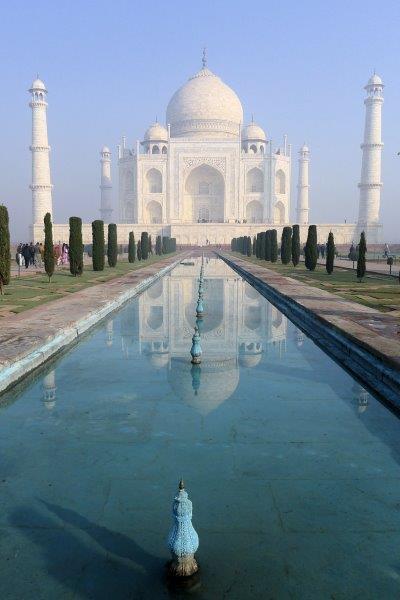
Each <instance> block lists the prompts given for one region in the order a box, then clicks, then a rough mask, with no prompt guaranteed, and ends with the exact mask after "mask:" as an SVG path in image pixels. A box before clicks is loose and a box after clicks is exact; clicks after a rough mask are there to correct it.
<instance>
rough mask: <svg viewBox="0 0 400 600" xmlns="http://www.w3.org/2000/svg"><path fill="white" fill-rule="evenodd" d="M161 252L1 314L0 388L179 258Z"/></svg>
mask: <svg viewBox="0 0 400 600" xmlns="http://www.w3.org/2000/svg"><path fill="white" fill-rule="evenodd" d="M186 256H187V253H186V252H185V253H184V254H180V255H178V256H176V255H174V256H171V257H167V258H164V259H162V260H160V261H158V262H156V263H153V264H152V265H149V266H144V267H142V268H140V269H137V270H135V271H132V272H131V273H128V274H126V275H123V276H122V277H117V278H115V279H112V280H111V281H108V282H106V283H101V284H98V285H95V286H92V287H90V288H85V289H84V290H81V291H78V292H74V294H72V295H71V296H66V297H65V298H61V299H59V300H54V301H53V302H48V303H46V304H43V305H42V306H38V307H35V308H32V309H30V310H27V311H25V312H23V313H20V314H16V315H15V314H14V315H12V316H10V317H6V318H3V319H2V321H1V327H0V393H1V392H4V391H5V390H7V389H8V388H10V387H11V386H12V385H14V384H16V383H17V382H18V381H19V380H20V379H22V378H23V377H25V376H26V375H28V373H30V372H31V371H33V370H34V369H36V368H37V367H39V366H40V365H42V364H43V363H44V362H45V361H47V360H48V359H49V358H51V357H52V356H54V355H55V354H56V353H58V352H60V350H62V349H63V348H65V347H66V346H68V345H69V344H71V343H72V342H74V341H75V340H76V339H77V338H78V337H79V336H81V335H82V334H83V333H85V332H86V331H87V330H88V329H90V328H91V327H93V326H94V325H96V324H97V323H98V322H99V321H101V319H103V318H104V317H106V316H108V315H109V314H110V313H112V312H113V311H115V310H116V309H118V308H120V307H121V306H122V305H123V304H124V303H125V302H126V301H127V300H130V299H131V298H133V297H134V296H136V295H137V294H139V293H140V292H142V291H143V290H144V289H146V288H147V287H149V286H150V285H151V284H152V283H153V282H154V281H156V280H157V279H159V278H160V277H163V276H164V275H165V274H166V273H168V272H169V271H171V270H172V269H173V268H174V267H175V266H176V265H178V264H179V263H180V261H181V260H182V258H183V257H186Z"/></svg>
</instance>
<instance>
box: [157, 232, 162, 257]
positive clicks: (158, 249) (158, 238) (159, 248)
mask: <svg viewBox="0 0 400 600" xmlns="http://www.w3.org/2000/svg"><path fill="white" fill-rule="evenodd" d="M156 254H157V256H161V254H162V243H161V235H158V236H157V238H156Z"/></svg>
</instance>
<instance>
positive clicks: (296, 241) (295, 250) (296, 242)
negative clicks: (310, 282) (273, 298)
mask: <svg viewBox="0 0 400 600" xmlns="http://www.w3.org/2000/svg"><path fill="white" fill-rule="evenodd" d="M299 261H300V227H299V225H293V230H292V264H293V266H294V267H297V265H298V264H299Z"/></svg>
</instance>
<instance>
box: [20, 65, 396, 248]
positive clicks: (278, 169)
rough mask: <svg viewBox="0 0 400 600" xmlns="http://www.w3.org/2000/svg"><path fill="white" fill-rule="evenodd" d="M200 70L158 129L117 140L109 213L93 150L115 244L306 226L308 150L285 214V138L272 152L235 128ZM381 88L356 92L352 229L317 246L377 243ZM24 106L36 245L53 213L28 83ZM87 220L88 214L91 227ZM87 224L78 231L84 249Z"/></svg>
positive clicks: (237, 114)
mask: <svg viewBox="0 0 400 600" xmlns="http://www.w3.org/2000/svg"><path fill="white" fill-rule="evenodd" d="M202 63H203V64H202V68H201V69H200V70H199V71H198V72H197V73H195V74H194V75H193V76H192V77H190V78H189V80H188V81H187V82H186V83H184V84H183V85H182V87H180V88H179V89H178V90H177V91H176V92H175V93H174V94H173V96H172V98H171V100H170V101H169V103H168V106H167V109H166V119H165V123H166V125H164V124H162V123H159V122H155V123H153V124H152V125H150V127H148V128H147V130H146V131H145V133H144V136H143V139H142V140H141V141H139V140H138V141H137V142H136V144H135V145H134V147H129V145H128V144H127V143H126V139H125V137H124V138H123V139H122V143H121V144H120V145H119V146H118V148H117V160H118V172H119V181H118V214H117V211H116V210H115V208H114V206H113V202H115V203H116V198H114V194H113V184H112V177H111V161H112V153H111V151H110V149H109V148H108V147H107V146H104V147H103V148H102V150H101V152H100V209H99V210H100V218H102V219H103V220H104V222H105V223H110V222H114V223H115V222H116V223H117V224H118V242H119V243H121V244H126V243H127V242H128V236H129V232H130V231H134V233H135V235H140V233H141V232H142V231H144V230H146V231H148V232H149V233H150V234H151V235H153V236H156V235H169V236H171V237H175V238H176V240H177V243H178V244H181V245H186V244H191V245H204V244H206V243H211V244H229V243H230V241H231V239H232V238H233V237H239V236H242V235H248V236H254V235H256V234H257V233H258V232H260V231H264V230H266V229H268V228H275V229H277V230H278V235H280V232H281V230H282V228H283V227H284V226H285V225H290V224H291V223H298V224H299V225H300V231H301V237H302V240H305V238H306V236H307V228H308V224H309V223H311V222H314V221H312V220H310V203H309V189H310V186H309V164H310V152H309V148H308V147H307V146H306V145H305V144H304V145H303V146H302V147H301V148H300V149H299V150H298V153H297V161H296V162H297V167H298V168H297V178H296V188H297V189H296V191H297V193H296V201H295V206H293V208H294V210H293V211H292V194H291V190H292V188H293V187H294V185H293V182H292V158H293V156H292V148H291V145H290V144H288V141H287V136H286V135H285V136H283V137H282V139H283V143H282V144H281V145H278V146H276V145H274V144H273V143H272V141H271V140H270V139H268V136H267V134H266V132H265V130H264V129H263V128H262V127H261V126H260V125H259V124H257V123H255V122H254V120H253V119H251V122H250V123H249V124H247V125H244V114H243V112H244V111H243V107H242V104H241V102H240V99H239V98H238V96H237V95H236V93H235V92H234V91H233V90H232V89H231V88H230V87H229V86H228V85H227V84H225V83H224V82H223V81H222V79H221V78H220V77H219V76H217V75H216V74H214V73H213V72H212V71H211V70H210V69H209V68H208V67H207V61H206V56H205V53H204V54H203V61H202ZM383 87H384V86H383V83H382V80H381V78H380V77H379V76H378V75H376V74H373V75H372V76H371V78H370V79H369V81H368V83H367V85H366V86H365V90H366V98H365V100H364V104H365V107H366V117H365V130H364V140H363V143H362V144H361V149H362V167H361V178H360V183H359V217H358V221H357V223H327V224H325V223H324V224H318V235H319V238H320V240H319V241H321V242H324V241H326V239H327V236H328V233H329V231H332V232H333V233H334V235H335V241H336V243H339V244H340V243H346V244H347V243H351V242H352V241H353V240H357V239H358V237H359V235H360V232H361V231H362V230H364V231H366V234H367V240H368V242H369V243H377V242H379V241H380V237H381V235H380V232H381V225H380V221H379V210H380V194H381V186H382V183H381V152H382V147H383V144H382V140H381V111H382V103H383ZM29 91H30V93H31V102H30V107H31V108H32V144H31V147H30V149H31V152H32V184H31V186H30V187H31V190H32V205H33V223H32V237H33V239H34V240H35V241H37V240H42V239H43V218H44V215H45V214H46V212H50V213H51V214H52V215H53V200H52V195H53V185H52V181H51V173H50V147H49V142H48V135H47V89H46V86H45V84H44V83H43V81H42V80H40V79H36V80H35V81H34V82H33V84H32V86H31V88H30V90H29ZM95 218H97V215H93V219H95ZM53 222H54V225H53V228H54V229H53V231H54V238H55V239H57V240H63V241H67V240H68V224H58V222H57V219H56V218H54V216H53ZM91 235H92V233H91V224H90V223H88V224H84V225H83V237H84V242H85V243H91Z"/></svg>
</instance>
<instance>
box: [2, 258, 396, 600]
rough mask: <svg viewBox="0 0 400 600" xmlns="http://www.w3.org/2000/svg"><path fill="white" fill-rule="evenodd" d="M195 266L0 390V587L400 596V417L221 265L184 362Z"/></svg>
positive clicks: (73, 593)
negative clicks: (177, 517) (194, 547)
mask: <svg viewBox="0 0 400 600" xmlns="http://www.w3.org/2000/svg"><path fill="white" fill-rule="evenodd" d="M193 262H194V263H195V264H194V265H192V266H191V265H179V266H178V267H177V268H175V269H174V271H173V272H171V273H170V274H169V275H167V276H165V277H164V278H163V279H162V280H159V281H158V282H157V283H155V284H154V285H153V286H152V287H150V288H149V289H148V290H147V291H145V292H143V294H142V295H141V296H140V297H138V298H136V299H135V300H133V301H131V302H130V303H129V304H127V305H126V306H125V307H124V308H123V309H122V310H120V311H119V312H118V313H116V314H115V315H113V317H112V319H110V320H108V321H107V322H105V323H103V324H102V325H101V326H99V327H98V328H96V329H95V330H93V331H92V332H91V334H90V335H88V336H86V337H85V338H84V339H83V340H82V341H81V342H80V343H79V344H77V345H76V346H75V347H73V348H71V349H70V350H69V351H68V352H67V353H65V354H64V355H63V356H62V357H61V358H59V359H57V360H56V361H54V362H53V363H52V364H50V365H48V366H47V367H46V368H45V369H44V370H43V371H41V372H40V373H39V374H38V375H37V376H36V377H35V379H33V378H32V379H31V380H30V381H27V382H26V384H25V385H24V386H21V387H20V388H18V389H16V390H14V391H13V392H12V393H9V394H7V395H5V396H3V398H2V400H3V402H2V404H1V408H0V429H1V431H0V465H1V474H0V486H1V487H0V509H1V510H0V519H1V528H0V556H1V564H2V568H1V577H0V598H2V600H4V599H8V598H18V599H19V598H21V599H25V598H32V597H34V598H38V599H42V598H44V599H52V600H53V599H55V598H57V599H59V598H96V599H97V598H100V599H103V598H104V599H109V598H112V599H114V600H118V599H120V598H134V599H141V598H146V599H147V598H149V599H157V598H185V597H189V596H193V597H195V598H199V599H212V600H214V599H218V600H219V599H222V598H227V599H229V600H231V599H246V600H247V599H254V598H256V599H264V598H276V599H279V600H280V599H286V598H288V599H289V598H291V599H292V598H296V599H297V598H346V599H347V598H363V599H365V598H377V597H381V598H395V597H398V595H399V594H398V589H399V580H400V561H399V559H398V552H399V546H400V466H399V461H400V452H399V450H400V423H399V420H398V419H397V417H396V416H394V415H393V414H392V413H391V412H390V411H389V410H387V409H386V408H385V407H384V406H383V405H382V404H381V403H380V402H379V401H377V400H376V399H375V398H374V397H372V396H371V395H370V394H369V393H368V392H367V391H366V390H365V389H363V388H362V387H361V386H360V385H359V384H358V383H357V382H356V381H355V380H354V379H352V378H351V377H350V376H349V375H348V374H347V373H346V372H345V371H343V370H342V369H341V368H340V367H339V366H338V365H337V364H335V362H333V361H332V360H331V359H330V358H329V357H328V356H327V355H325V354H324V353H323V352H322V351H321V350H320V349H319V348H318V347H317V346H316V345H315V344H314V343H313V342H312V341H311V340H310V339H308V338H307V337H306V336H305V335H304V334H303V333H302V332H301V331H300V330H298V329H297V328H296V327H295V326H294V325H293V324H292V323H291V322H290V321H289V320H287V318H286V317H285V316H284V315H282V314H281V313H280V312H279V310H277V309H276V308H275V307H274V306H273V305H272V304H270V303H269V302H267V301H266V300H265V299H264V298H263V297H262V296H260V295H259V294H258V292H256V291H255V290H254V289H253V288H252V287H251V286H250V285H249V284H247V283H245V282H244V281H243V280H242V279H241V278H240V277H239V276H238V275H237V274H236V273H234V272H233V271H232V270H231V269H230V268H229V267H227V266H226V265H225V264H224V263H223V262H222V261H220V260H218V259H212V258H210V259H208V260H207V261H206V264H205V284H204V304H205V316H204V319H203V322H202V323H201V324H200V330H201V344H202V349H203V361H202V363H201V365H200V366H199V367H193V366H192V365H191V363H190V355H189V351H190V346H191V338H192V335H193V330H194V326H195V323H196V319H195V306H196V299H197V287H198V277H199V270H200V263H199V260H198V259H194V260H193ZM181 476H182V477H184V479H185V483H186V487H187V490H188V492H189V495H190V498H191V500H192V501H193V506H194V515H193V523H194V525H195V527H196V530H197V531H198V533H199V537H200V547H199V551H198V554H197V558H198V562H199V564H200V568H201V570H200V573H199V577H198V578H197V579H196V580H195V581H193V587H192V589H186V590H182V589H173V588H171V587H169V586H168V585H167V583H166V581H165V579H164V564H165V562H166V560H167V559H168V558H169V556H168V552H167V549H166V543H165V539H166V536H167V533H168V530H169V527H170V524H171V514H170V513H171V504H172V499H173V496H174V494H175V491H176V488H177V484H178V481H179V478H180V477H181Z"/></svg>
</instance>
